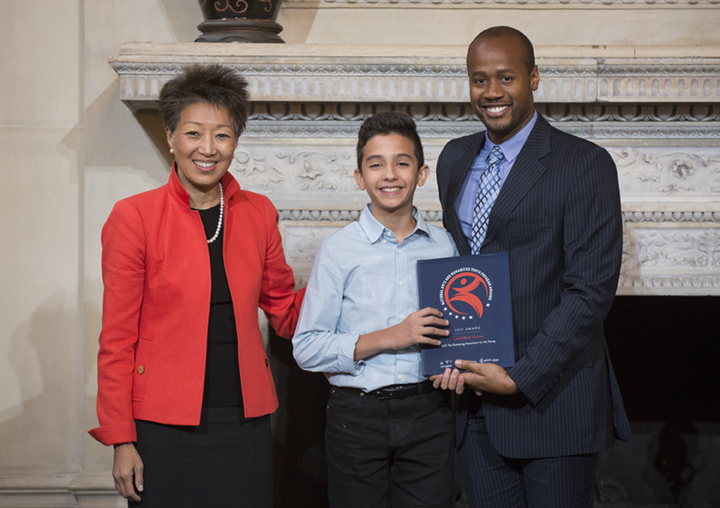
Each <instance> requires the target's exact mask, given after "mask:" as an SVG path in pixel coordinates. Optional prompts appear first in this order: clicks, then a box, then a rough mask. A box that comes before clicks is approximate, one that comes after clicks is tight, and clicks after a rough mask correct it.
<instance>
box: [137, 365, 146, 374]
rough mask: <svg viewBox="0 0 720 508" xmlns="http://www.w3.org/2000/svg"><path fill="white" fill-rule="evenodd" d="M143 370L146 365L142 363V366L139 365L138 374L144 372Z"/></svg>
mask: <svg viewBox="0 0 720 508" xmlns="http://www.w3.org/2000/svg"><path fill="white" fill-rule="evenodd" d="M143 372H145V367H143V366H142V365H140V366H139V367H138V374H142V373H143Z"/></svg>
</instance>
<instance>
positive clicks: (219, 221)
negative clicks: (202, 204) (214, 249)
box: [207, 182, 225, 243]
mask: <svg viewBox="0 0 720 508" xmlns="http://www.w3.org/2000/svg"><path fill="white" fill-rule="evenodd" d="M218 186H219V187H220V218H219V219H218V225H217V228H215V234H214V235H213V237H212V238H208V241H207V243H213V242H214V241H215V240H217V239H218V236H220V229H221V228H222V221H223V212H224V211H225V203H224V202H223V201H224V200H223V189H222V184H221V183H220V182H218Z"/></svg>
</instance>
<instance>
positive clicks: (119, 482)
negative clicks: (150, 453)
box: [112, 443, 143, 503]
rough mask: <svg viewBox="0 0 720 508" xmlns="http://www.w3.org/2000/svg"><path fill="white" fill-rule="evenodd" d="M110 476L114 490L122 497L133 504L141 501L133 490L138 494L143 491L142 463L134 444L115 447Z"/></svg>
mask: <svg viewBox="0 0 720 508" xmlns="http://www.w3.org/2000/svg"><path fill="white" fill-rule="evenodd" d="M112 475H113V478H114V479H115V488H116V489H117V491H118V492H119V493H120V495H121V496H122V497H124V498H125V499H128V500H130V501H132V502H134V503H139V502H140V501H142V499H141V498H140V496H138V494H137V492H135V489H136V488H137V491H138V492H142V491H143V463H142V459H140V454H138V452H137V450H136V449H135V445H134V444H132V443H122V444H118V445H115V458H114V459H113V470H112ZM133 480H135V486H133Z"/></svg>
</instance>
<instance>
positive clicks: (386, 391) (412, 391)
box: [333, 381, 434, 400]
mask: <svg viewBox="0 0 720 508" xmlns="http://www.w3.org/2000/svg"><path fill="white" fill-rule="evenodd" d="M333 390H342V391H352V392H353V393H356V394H358V395H359V396H360V397H364V396H366V395H372V396H373V397H377V398H378V399H380V400H387V399H404V398H405V397H411V396H413V395H420V394H423V393H427V392H430V391H432V390H434V388H433V384H432V381H422V382H420V383H413V384H408V385H390V386H383V387H382V388H378V389H377V390H373V391H371V392H364V391H362V390H359V389H357V388H349V387H341V386H336V387H334V388H333Z"/></svg>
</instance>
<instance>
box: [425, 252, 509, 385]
mask: <svg viewBox="0 0 720 508" xmlns="http://www.w3.org/2000/svg"><path fill="white" fill-rule="evenodd" d="M417 274H418V277H417V279H418V294H419V296H420V308H421V309H424V308H425V307H434V308H436V309H438V310H440V312H442V313H443V317H444V318H445V319H447V320H448V321H449V322H450V325H449V326H448V329H449V330H450V335H449V336H448V337H433V338H434V339H438V340H440V341H441V342H442V344H441V345H440V346H424V347H423V349H422V362H423V375H424V376H432V375H434V374H440V373H441V372H443V371H444V370H445V368H446V367H450V368H453V367H455V360H471V361H473V362H478V363H496V364H498V365H500V366H501V367H505V368H507V367H512V366H513V365H515V340H514V335H513V321H512V303H511V301H510V265H509V261H508V253H507V252H496V253H493V254H478V255H473V256H459V257H452V258H441V259H428V260H422V261H418V263H417Z"/></svg>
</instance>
